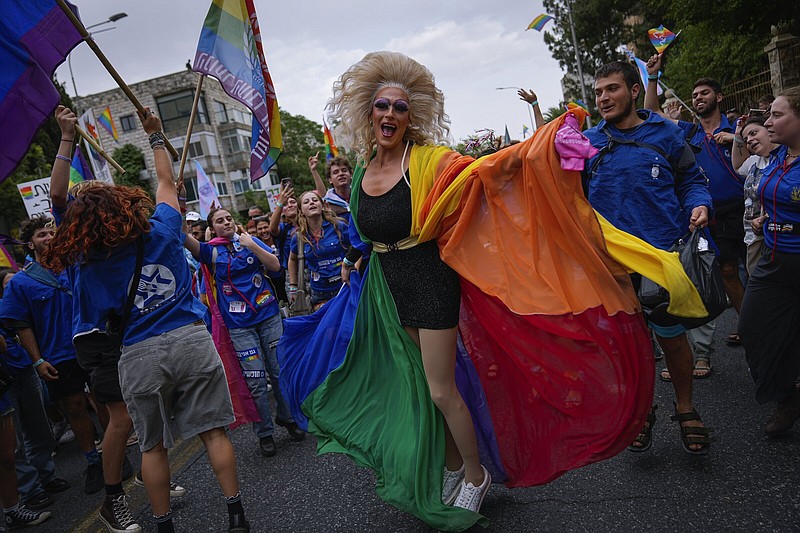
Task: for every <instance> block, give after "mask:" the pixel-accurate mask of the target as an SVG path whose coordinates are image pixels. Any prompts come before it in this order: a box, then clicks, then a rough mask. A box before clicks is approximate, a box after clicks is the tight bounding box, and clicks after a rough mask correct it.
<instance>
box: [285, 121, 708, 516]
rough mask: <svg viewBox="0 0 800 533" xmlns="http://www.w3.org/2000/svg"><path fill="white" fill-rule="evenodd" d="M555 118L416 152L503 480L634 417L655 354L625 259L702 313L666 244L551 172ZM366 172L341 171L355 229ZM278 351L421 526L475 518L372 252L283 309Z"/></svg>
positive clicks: (420, 194) (572, 457)
mask: <svg viewBox="0 0 800 533" xmlns="http://www.w3.org/2000/svg"><path fill="white" fill-rule="evenodd" d="M571 111H572V112H573V113H574V114H576V115H577V116H579V117H580V118H581V121H582V120H583V118H584V117H585V116H586V112H585V111H581V110H580V109H579V108H577V109H573V110H571ZM563 121H564V117H563V116H562V117H560V118H559V119H557V120H556V121H553V122H551V123H550V124H547V125H545V126H544V127H542V128H540V129H539V130H537V132H536V133H535V134H534V135H533V137H531V138H530V139H528V140H526V141H524V142H522V143H520V144H517V145H514V146H511V147H509V148H506V149H504V150H501V151H499V152H497V153H495V154H492V155H489V156H486V157H484V158H481V159H479V160H473V159H472V158H469V157H465V156H461V155H460V154H458V153H455V152H453V151H451V150H449V149H447V148H444V147H433V146H414V147H413V148H412V150H411V160H410V165H409V175H410V180H411V203H412V214H413V215H412V217H413V218H412V231H411V233H412V234H413V235H418V236H419V240H420V241H426V240H430V239H437V242H438V245H439V249H440V254H441V257H442V259H443V260H444V261H445V262H446V263H447V264H448V265H450V266H451V267H452V268H453V269H455V270H456V271H457V272H458V274H459V275H460V277H461V286H462V303H461V315H460V321H459V334H460V335H459V344H458V353H457V368H456V382H457V384H458V387H459V390H460V392H461V394H462V396H463V397H464V400H465V402H466V403H467V406H468V408H469V409H470V412H471V414H472V417H473V422H474V424H475V431H476V436H477V441H478V448H479V452H480V456H481V462H482V463H483V464H484V465H485V466H486V467H487V469H488V470H489V471H490V472H491V474H492V477H493V479H494V480H495V481H499V482H504V483H506V485H508V486H509V487H519V486H532V485H540V484H543V483H547V482H549V481H551V480H553V479H555V478H557V477H558V476H560V475H562V474H563V473H565V472H566V471H568V470H571V469H574V468H578V467H580V466H583V465H586V464H589V463H593V462H595V461H599V460H602V459H606V458H609V457H611V456H613V455H615V454H617V453H618V452H620V451H621V450H623V449H624V448H625V447H626V446H627V445H628V444H629V443H630V442H631V441H632V440H633V438H634V437H635V436H636V434H637V433H638V431H639V430H640V429H641V427H642V425H643V423H644V420H645V417H646V415H647V412H648V410H649V409H650V405H651V402H652V397H653V374H654V364H653V355H652V349H651V343H650V338H649V335H648V331H647V327H646V325H645V323H644V320H643V318H642V314H641V312H640V309H639V306H638V301H637V299H636V294H635V293H634V291H633V289H632V287H631V282H630V277H629V274H628V271H629V270H630V269H632V270H637V271H643V272H646V275H648V277H651V279H653V280H654V281H656V282H657V283H659V284H661V285H662V286H664V287H666V288H667V289H668V290H670V291H675V292H673V293H672V294H673V298H672V299H673V300H675V299H677V296H676V295H678V294H686V293H688V292H691V291H692V290H694V292H695V296H696V300H693V304H687V306H686V308H685V309H682V310H681V311H683V312H687V313H689V314H692V313H700V314H701V315H703V314H704V313H705V309H697V308H696V304H697V303H698V302H699V296H698V295H697V294H696V289H694V286H693V285H692V284H691V281H689V279H688V278H686V275H685V274H683V277H681V276H680V274H679V273H678V271H679V270H680V272H682V269H681V268H680V263H679V261H678V258H677V254H670V253H666V252H659V251H657V250H655V249H654V248H653V247H651V246H649V245H647V244H646V243H644V242H642V241H640V240H639V239H636V238H635V237H632V236H630V235H628V234H626V233H623V232H621V231H619V230H616V229H615V228H613V227H612V226H610V224H608V223H607V222H605V221H603V220H601V219H599V218H598V217H597V216H596V214H595V211H594V210H593V209H592V207H591V206H590V205H589V203H588V202H587V200H586V198H585V196H584V195H583V190H582V187H581V179H580V175H579V173H577V172H568V171H563V170H562V169H561V167H560V162H559V159H558V156H557V153H556V151H555V147H554V139H555V134H556V132H557V131H558V128H559V127H560V126H561V124H562V123H563ZM363 175H364V169H363V168H360V167H359V168H358V169H357V170H356V172H355V175H354V178H353V189H352V190H353V196H352V198H351V208H352V212H353V224H354V225H355V226H354V229H355V230H357V228H358V204H359V193H360V190H361V187H360V182H361V179H362V178H363ZM607 235H609V236H610V237H611V239H612V242H611V243H610V244H609V243H608V241H607V239H606V236H607ZM358 237H361V239H362V240H365V239H364V236H363V235H360V234H358V233H357V231H354V230H353V229H351V240H353V239H357V238H358ZM367 244H368V243H367ZM618 261H622V262H623V264H624V265H625V266H623V264H620V263H619V262H618ZM693 306H695V307H693ZM700 306H701V307H702V303H701V304H700ZM278 357H279V360H280V363H281V387H282V391H283V392H284V395H285V397H286V399H287V401H289V403H290V405H291V406H292V410H293V415H294V418H295V420H296V421H297V422H298V424H300V425H302V426H306V427H307V428H308V430H309V431H310V432H311V433H313V434H314V435H316V437H317V439H318V451H319V452H320V453H328V452H341V453H345V454H347V455H348V456H350V457H351V458H352V459H353V460H354V461H355V462H356V463H357V464H359V465H361V466H366V467H369V468H371V469H372V470H373V471H374V473H375V476H376V490H377V493H378V494H379V495H380V497H381V498H383V499H384V500H386V501H387V502H389V503H390V504H392V505H395V506H396V507H398V508H400V509H402V510H404V511H407V512H409V513H412V514H414V515H415V516H417V517H419V518H421V519H422V520H424V521H425V522H427V523H428V524H429V525H430V526H431V527H434V528H436V529H440V530H444V531H462V530H464V529H467V528H469V527H470V526H472V525H473V524H475V523H483V524H485V523H486V521H485V519H484V518H483V517H482V516H480V515H478V514H475V513H472V512H469V511H466V510H464V509H460V508H454V507H450V506H445V505H443V504H442V501H441V489H442V468H443V466H444V450H445V445H444V425H443V418H442V416H441V414H440V413H439V411H438V410H437V409H436V408H435V406H434V404H433V402H432V401H431V399H430V395H429V392H428V387H427V382H426V380H425V374H424V370H423V367H422V361H421V356H420V352H419V349H418V348H417V346H416V344H414V342H412V340H411V339H410V337H409V336H408V335H407V334H406V332H405V330H404V329H403V327H402V326H401V324H400V322H399V318H398V315H397V310H396V308H395V305H394V301H393V299H392V295H391V293H390V292H389V289H388V287H387V285H386V281H385V279H384V277H383V272H382V265H381V257H380V255H379V254H377V253H372V255H371V258H370V261H369V266H368V268H367V271H366V273H365V276H364V278H363V279H362V277H361V276H359V275H358V273H357V272H354V273H353V274H352V278H351V283H350V286H345V287H344V288H343V290H342V292H341V293H340V294H339V295H338V296H337V297H336V298H334V299H333V300H332V301H330V302H329V303H328V304H327V305H325V306H324V307H322V308H321V309H320V310H319V311H318V312H316V313H314V314H313V315H310V316H307V317H299V318H294V319H289V320H287V321H286V324H285V330H284V336H283V337H282V338H281V341H280V343H279V345H278Z"/></svg>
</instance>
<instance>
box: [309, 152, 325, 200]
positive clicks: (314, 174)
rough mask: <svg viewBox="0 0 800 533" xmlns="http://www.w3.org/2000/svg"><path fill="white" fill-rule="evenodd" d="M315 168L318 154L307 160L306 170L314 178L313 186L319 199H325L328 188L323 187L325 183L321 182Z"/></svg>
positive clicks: (317, 163) (317, 164) (317, 162)
mask: <svg viewBox="0 0 800 533" xmlns="http://www.w3.org/2000/svg"><path fill="white" fill-rule="evenodd" d="M317 166H319V152H317V153H316V154H314V155H312V156H311V157H309V158H308V169H309V170H310V171H311V176H312V177H313V178H314V186H315V187H316V188H317V192H318V193H319V197H320V198H325V194H326V193H327V192H328V188H327V187H326V186H325V182H324V181H322V177H321V176H320V175H319V172H317Z"/></svg>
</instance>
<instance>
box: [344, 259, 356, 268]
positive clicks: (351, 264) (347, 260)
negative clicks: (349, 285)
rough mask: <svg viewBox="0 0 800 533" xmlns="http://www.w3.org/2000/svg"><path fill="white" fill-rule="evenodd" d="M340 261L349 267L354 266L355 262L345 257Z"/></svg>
mask: <svg viewBox="0 0 800 533" xmlns="http://www.w3.org/2000/svg"><path fill="white" fill-rule="evenodd" d="M342 263H344V264H345V265H346V266H349V267H352V266H356V264H355V263H354V262H352V261H350V260H349V259H348V258H346V257H345V258H344V259H342Z"/></svg>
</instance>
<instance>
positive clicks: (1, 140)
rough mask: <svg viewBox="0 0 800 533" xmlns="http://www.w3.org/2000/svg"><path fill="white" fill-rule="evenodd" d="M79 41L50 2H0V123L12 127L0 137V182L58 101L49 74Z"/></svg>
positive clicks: (21, 156)
mask: <svg viewBox="0 0 800 533" xmlns="http://www.w3.org/2000/svg"><path fill="white" fill-rule="evenodd" d="M67 5H68V6H69V7H70V9H72V11H73V12H74V13H75V15H77V14H78V10H77V8H76V7H75V6H73V5H72V4H69V3H67ZM79 42H81V35H80V33H78V30H76V29H75V27H74V26H73V25H72V23H71V22H70V21H69V19H68V18H67V16H66V15H65V14H64V12H63V11H61V9H60V8H59V7H58V5H57V4H56V2H55V1H54V0H25V1H24V2H2V3H0V57H2V58H3V68H2V69H0V124H4V125H6V126H8V125H11V124H13V127H5V128H3V134H2V135H1V136H0V182H2V181H3V180H5V179H6V178H7V177H8V175H9V174H11V172H13V171H14V169H15V168H16V167H17V165H18V164H19V162H20V161H21V160H22V158H23V157H24V156H25V153H26V152H27V151H28V148H29V147H30V145H31V141H32V140H33V136H34V135H35V134H36V131H37V130H38V129H39V127H40V126H41V125H42V124H43V123H44V121H45V120H46V119H47V117H49V116H50V115H51V113H52V112H53V110H54V109H55V107H56V105H57V104H58V102H59V100H60V99H61V96H60V95H59V94H58V90H56V88H55V86H54V85H53V80H52V77H53V72H55V70H56V67H58V66H59V65H60V64H61V63H63V62H64V59H65V58H66V57H67V54H69V52H70V50H72V49H73V48H75V46H76V45H77V44H78V43H79Z"/></svg>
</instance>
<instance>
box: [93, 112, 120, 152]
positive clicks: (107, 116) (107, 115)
mask: <svg viewBox="0 0 800 533" xmlns="http://www.w3.org/2000/svg"><path fill="white" fill-rule="evenodd" d="M97 122H98V123H99V124H100V125H101V126H103V128H105V130H106V131H107V132H108V134H109V135H111V136H112V137H113V138H114V142H116V143H117V144H119V134H118V133H117V127H116V126H114V119H113V118H111V110H110V109H109V108H108V106H106V108H105V109H104V110H103V112H102V113H100V116H99V117H97Z"/></svg>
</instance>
